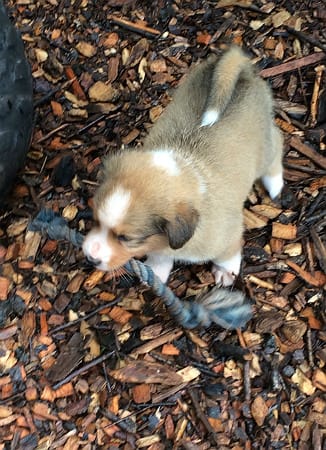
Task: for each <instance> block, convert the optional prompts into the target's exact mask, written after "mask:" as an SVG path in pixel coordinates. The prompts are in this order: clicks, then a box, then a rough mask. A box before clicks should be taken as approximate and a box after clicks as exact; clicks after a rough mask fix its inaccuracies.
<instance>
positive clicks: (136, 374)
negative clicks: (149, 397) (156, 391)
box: [110, 360, 182, 386]
mask: <svg viewBox="0 0 326 450" xmlns="http://www.w3.org/2000/svg"><path fill="white" fill-rule="evenodd" d="M110 375H111V376H112V377H113V378H115V379H116V380H118V381H121V382H122V383H146V384H148V383H159V384H163V385H168V386H174V385H177V384H180V383H182V376H180V375H179V374H177V373H175V372H174V371H173V370H172V369H170V368H169V367H168V366H166V365H163V364H158V363H152V362H148V361H141V360H138V361H132V362H129V363H127V365H126V366H125V367H123V368H122V369H117V370H111V371H110Z"/></svg>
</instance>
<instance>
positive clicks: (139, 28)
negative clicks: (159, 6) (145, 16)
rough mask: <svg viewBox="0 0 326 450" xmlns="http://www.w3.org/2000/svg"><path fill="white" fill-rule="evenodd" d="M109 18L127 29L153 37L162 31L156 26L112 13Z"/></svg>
mask: <svg viewBox="0 0 326 450" xmlns="http://www.w3.org/2000/svg"><path fill="white" fill-rule="evenodd" d="M108 20H109V21H110V22H112V23H114V24H115V25H119V26H120V27H122V28H125V29H126V30H129V31H133V32H135V33H138V34H141V35H143V36H145V37H149V38H153V37H157V36H159V35H160V34H161V32H160V31H158V30H156V29H155V28H151V27H147V26H146V25H143V24H139V23H134V22H130V20H126V19H121V18H120V17H116V16H114V15H112V14H109V15H108Z"/></svg>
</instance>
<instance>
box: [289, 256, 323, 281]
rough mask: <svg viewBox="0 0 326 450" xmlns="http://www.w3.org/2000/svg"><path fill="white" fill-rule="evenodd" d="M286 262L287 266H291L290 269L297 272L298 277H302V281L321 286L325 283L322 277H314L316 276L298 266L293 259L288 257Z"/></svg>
mask: <svg viewBox="0 0 326 450" xmlns="http://www.w3.org/2000/svg"><path fill="white" fill-rule="evenodd" d="M286 264H287V265H288V266H289V267H291V269H293V270H294V271H295V272H297V274H298V275H299V277H300V278H302V279H303V280H304V281H306V282H307V283H309V284H311V285H312V286H316V287H321V286H323V285H324V284H325V278H324V277H321V278H316V277H314V276H312V275H311V274H310V273H309V272H307V271H306V270H304V269H302V268H301V267H300V266H298V264H296V263H294V262H293V261H291V260H289V259H288V260H287V261H286Z"/></svg>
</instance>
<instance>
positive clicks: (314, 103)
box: [310, 65, 325, 127]
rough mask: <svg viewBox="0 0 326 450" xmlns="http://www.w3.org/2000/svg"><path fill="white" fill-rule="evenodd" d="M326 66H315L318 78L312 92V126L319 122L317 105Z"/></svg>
mask: <svg viewBox="0 0 326 450" xmlns="http://www.w3.org/2000/svg"><path fill="white" fill-rule="evenodd" d="M324 70H325V66H323V65H321V66H317V67H315V72H316V78H315V83H314V90H313V92H312V98H311V106H310V114H311V126H312V127H314V126H315V125H316V123H317V106H318V95H319V90H320V82H321V79H322V76H323V72H324Z"/></svg>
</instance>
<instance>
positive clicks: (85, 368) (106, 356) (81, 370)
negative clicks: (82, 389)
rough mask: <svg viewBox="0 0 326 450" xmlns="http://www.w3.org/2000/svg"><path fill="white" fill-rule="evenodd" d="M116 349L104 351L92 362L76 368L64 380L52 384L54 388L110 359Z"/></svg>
mask: <svg viewBox="0 0 326 450" xmlns="http://www.w3.org/2000/svg"><path fill="white" fill-rule="evenodd" d="M114 353H115V352H114V351H112V352H108V353H104V355H101V356H99V357H98V358H94V359H92V361H91V362H89V363H88V364H85V365H84V366H83V367H80V368H79V369H76V370H74V371H73V372H71V374H69V375H68V376H66V378H64V379H63V380H61V381H59V382H58V383H56V384H54V385H53V386H52V389H53V390H56V389H58V388H59V387H60V386H63V385H64V384H66V383H68V382H69V381H71V380H72V379H73V378H75V377H77V376H79V375H81V374H83V373H85V372H88V371H89V369H91V368H92V367H95V366H97V365H98V364H101V363H102V362H103V361H105V360H106V359H109V358H110V357H111V356H112V355H114Z"/></svg>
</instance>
